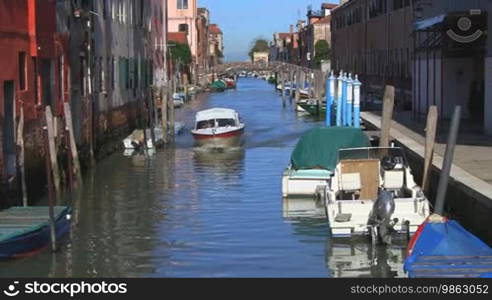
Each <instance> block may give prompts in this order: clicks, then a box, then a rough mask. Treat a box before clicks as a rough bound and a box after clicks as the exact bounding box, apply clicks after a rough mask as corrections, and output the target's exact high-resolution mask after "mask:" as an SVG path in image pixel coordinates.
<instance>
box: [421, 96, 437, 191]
mask: <svg viewBox="0 0 492 300" xmlns="http://www.w3.org/2000/svg"><path fill="white" fill-rule="evenodd" d="M436 131H437V106H435V105H433V106H431V107H430V108H429V114H428V116H427V126H426V129H425V132H426V133H425V134H426V139H425V161H424V174H423V180H422V191H423V192H424V194H426V193H427V192H428V189H429V178H430V173H431V168H432V161H433V158H434V146H435V142H436Z"/></svg>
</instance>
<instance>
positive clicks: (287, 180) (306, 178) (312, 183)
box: [282, 169, 330, 198]
mask: <svg viewBox="0 0 492 300" xmlns="http://www.w3.org/2000/svg"><path fill="white" fill-rule="evenodd" d="M303 172H306V173H304V174H300V173H295V172H294V171H292V170H289V169H287V170H286V171H285V172H284V174H283V176H282V196H283V197H284V198H289V197H306V196H308V197H314V196H315V195H317V193H318V191H319V189H324V187H326V186H327V185H328V182H329V180H330V174H329V173H326V174H310V173H309V172H310V171H309V170H305V171H303ZM317 172H319V171H317Z"/></svg>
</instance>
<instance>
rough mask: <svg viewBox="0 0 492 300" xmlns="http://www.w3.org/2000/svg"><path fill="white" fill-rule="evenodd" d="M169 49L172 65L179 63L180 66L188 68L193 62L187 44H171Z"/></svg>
mask: <svg viewBox="0 0 492 300" xmlns="http://www.w3.org/2000/svg"><path fill="white" fill-rule="evenodd" d="M169 49H170V50H169V51H170V54H171V60H172V62H173V63H174V64H176V63H177V62H178V61H179V62H180V64H181V65H184V66H188V65H189V64H191V62H192V61H193V59H192V56H191V50H190V46H188V44H181V43H172V44H171V45H170V46H169Z"/></svg>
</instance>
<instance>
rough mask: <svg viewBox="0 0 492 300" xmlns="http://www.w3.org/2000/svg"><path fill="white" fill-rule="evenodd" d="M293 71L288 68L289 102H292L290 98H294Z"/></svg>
mask: <svg viewBox="0 0 492 300" xmlns="http://www.w3.org/2000/svg"><path fill="white" fill-rule="evenodd" d="M294 72H295V71H294V70H293V69H292V68H291V67H289V78H290V82H289V87H290V89H289V93H290V100H292V98H294V78H295V73H294Z"/></svg>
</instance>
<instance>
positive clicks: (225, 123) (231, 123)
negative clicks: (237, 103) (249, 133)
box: [217, 119, 236, 127]
mask: <svg viewBox="0 0 492 300" xmlns="http://www.w3.org/2000/svg"><path fill="white" fill-rule="evenodd" d="M217 123H218V127H228V126H236V121H234V119H217Z"/></svg>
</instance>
